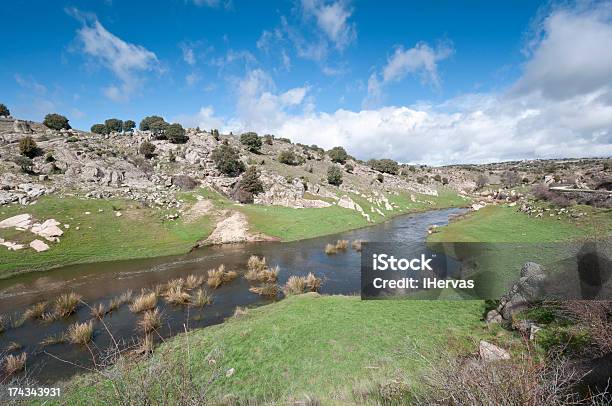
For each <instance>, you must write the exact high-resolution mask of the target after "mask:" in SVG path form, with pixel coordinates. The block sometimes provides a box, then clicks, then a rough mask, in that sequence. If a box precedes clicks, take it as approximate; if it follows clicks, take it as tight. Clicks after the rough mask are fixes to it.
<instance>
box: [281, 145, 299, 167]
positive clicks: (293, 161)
mask: <svg viewBox="0 0 612 406" xmlns="http://www.w3.org/2000/svg"><path fill="white" fill-rule="evenodd" d="M278 162H280V163H282V164H285V165H297V164H298V161H297V156H296V155H295V152H293V150H292V149H286V150H284V151H281V152H280V153H279V154H278Z"/></svg>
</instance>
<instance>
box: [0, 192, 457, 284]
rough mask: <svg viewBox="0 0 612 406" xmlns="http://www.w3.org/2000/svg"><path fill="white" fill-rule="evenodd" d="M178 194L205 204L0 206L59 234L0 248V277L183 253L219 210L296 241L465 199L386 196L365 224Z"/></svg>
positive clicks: (346, 214) (72, 201) (350, 214)
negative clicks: (182, 209)
mask: <svg viewBox="0 0 612 406" xmlns="http://www.w3.org/2000/svg"><path fill="white" fill-rule="evenodd" d="M178 197H179V198H180V199H181V200H182V201H183V202H184V203H185V204H187V205H192V206H193V205H195V204H197V202H199V200H198V198H199V199H206V200H209V201H210V202H211V203H212V210H210V211H207V212H205V213H195V214H193V213H192V214H193V215H190V216H187V218H183V217H179V218H177V219H174V220H169V219H168V216H169V215H172V214H173V213H174V212H173V211H170V210H167V209H156V208H152V207H145V206H142V205H139V204H137V203H135V202H133V201H128V200H120V199H81V198H77V197H70V196H64V197H54V196H44V197H42V198H40V199H39V200H38V201H37V202H36V203H35V204H33V205H28V206H21V205H11V206H5V207H3V208H2V210H1V211H0V215H1V218H2V219H4V218H8V217H11V216H14V215H17V214H23V213H29V214H31V215H32V216H34V217H35V218H37V219H49V218H53V219H55V220H57V221H58V222H59V223H60V224H61V225H62V228H63V230H64V235H63V236H62V237H61V239H60V240H61V241H60V242H59V243H52V244H50V249H49V250H48V251H45V252H35V251H33V250H31V249H23V250H19V251H9V250H8V249H5V248H4V247H0V248H2V249H1V250H0V279H3V278H8V277H10V276H12V275H15V274H18V273H23V272H30V271H40V270H46V269H50V268H55V267H59V266H63V265H71V264H80V263H93V262H101V261H111V260H121V259H135V258H150V257H159V256H166V255H175V254H182V253H186V252H188V251H189V250H190V249H191V248H192V247H193V246H194V245H196V243H198V242H199V241H203V240H205V239H206V238H207V237H208V236H209V235H210V233H211V232H212V231H213V229H214V227H215V223H216V221H217V220H219V217H220V216H223V213H226V214H225V215H227V213H228V212H233V211H238V212H241V213H243V214H244V215H245V216H246V217H247V219H248V223H249V224H248V226H249V230H250V231H252V232H254V233H262V234H265V235H268V236H271V237H276V238H278V239H280V240H281V241H296V240H301V239H307V238H313V237H317V236H322V235H328V234H333V233H337V232H342V231H347V230H352V229H357V228H361V227H366V226H369V225H374V224H378V223H381V222H383V221H386V220H388V219H390V218H393V217H396V216H398V215H402V214H408V213H416V212H421V211H425V210H428V209H439V208H446V207H458V206H463V205H465V204H466V202H467V200H466V199H464V198H461V197H459V196H458V195H456V194H454V193H452V192H450V191H441V193H440V195H439V196H426V195H416V198H415V199H414V200H415V201H412V199H411V198H410V195H409V194H399V195H390V196H389V197H388V198H389V201H391V202H392V203H394V205H395V206H396V208H394V210H393V211H389V212H386V213H383V215H380V214H378V213H373V214H372V215H371V220H372V221H371V222H368V221H366V219H365V218H364V217H363V216H361V215H360V214H359V213H358V212H357V211H355V210H350V209H346V208H342V207H339V206H335V205H334V206H331V207H327V208H319V209H314V208H313V209H293V208H289V207H282V206H264V205H241V204H236V203H234V202H232V201H230V200H229V199H227V198H225V197H223V196H221V195H220V194H218V193H216V192H213V191H211V190H209V189H200V190H197V191H193V192H188V193H181V194H180V195H179V196H178ZM354 198H355V200H356V201H357V200H359V199H361V198H360V197H359V196H354ZM364 200H365V199H364ZM364 205H365V203H364ZM364 207H367V206H364ZM186 212H187V213H189V210H186ZM0 237H1V238H5V239H8V240H11V241H16V242H21V243H24V244H26V245H27V244H28V243H29V242H30V241H31V240H33V239H34V237H35V236H34V235H32V234H31V233H29V232H27V231H16V230H14V229H2V230H0Z"/></svg>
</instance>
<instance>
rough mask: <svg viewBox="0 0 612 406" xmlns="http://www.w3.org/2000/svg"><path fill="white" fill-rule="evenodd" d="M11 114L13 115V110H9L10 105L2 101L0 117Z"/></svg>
mask: <svg viewBox="0 0 612 406" xmlns="http://www.w3.org/2000/svg"><path fill="white" fill-rule="evenodd" d="M10 115H11V112H10V111H9V109H8V107H6V106H5V105H4V104H2V103H0V117H8V116H10Z"/></svg>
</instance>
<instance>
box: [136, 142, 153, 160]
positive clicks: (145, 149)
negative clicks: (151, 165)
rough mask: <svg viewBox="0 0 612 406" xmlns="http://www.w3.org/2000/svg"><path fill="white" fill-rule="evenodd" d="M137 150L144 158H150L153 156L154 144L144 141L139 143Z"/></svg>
mask: <svg viewBox="0 0 612 406" xmlns="http://www.w3.org/2000/svg"><path fill="white" fill-rule="evenodd" d="M138 152H140V153H141V154H142V155H144V157H145V158H146V159H151V158H153V156H155V145H153V144H151V143H150V142H149V141H145V142H143V143H142V144H140V147H139V148H138Z"/></svg>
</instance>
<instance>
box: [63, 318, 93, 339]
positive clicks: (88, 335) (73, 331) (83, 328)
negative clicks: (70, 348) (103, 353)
mask: <svg viewBox="0 0 612 406" xmlns="http://www.w3.org/2000/svg"><path fill="white" fill-rule="evenodd" d="M93 330H94V325H93V321H92V320H89V321H87V322H85V323H79V322H76V323H74V324H73V325H71V326H70V327H68V331H67V332H66V338H67V339H68V341H70V342H71V343H73V344H81V345H86V344H87V343H88V342H90V341H91V339H92V337H93Z"/></svg>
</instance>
